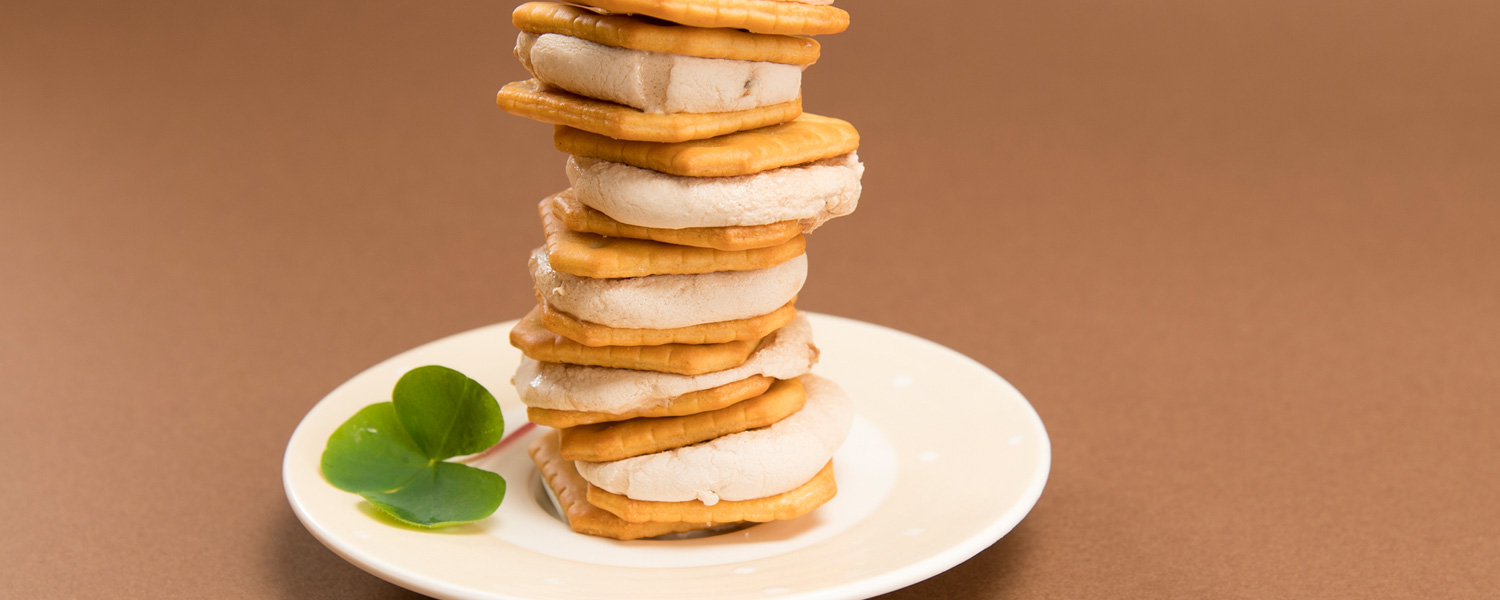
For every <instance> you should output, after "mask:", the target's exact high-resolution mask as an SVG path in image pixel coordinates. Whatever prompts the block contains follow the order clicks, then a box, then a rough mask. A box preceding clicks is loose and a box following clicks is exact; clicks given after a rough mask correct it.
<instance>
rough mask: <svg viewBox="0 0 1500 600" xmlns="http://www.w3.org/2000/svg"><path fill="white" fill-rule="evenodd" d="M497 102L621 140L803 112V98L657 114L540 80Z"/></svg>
mask: <svg viewBox="0 0 1500 600" xmlns="http://www.w3.org/2000/svg"><path fill="white" fill-rule="evenodd" d="M495 103H496V104H498V105H500V108H501V109H504V110H505V112H508V113H510V114H513V115H518V116H522V117H526V118H528V119H534V120H537V121H541V122H543V123H552V124H554V125H566V126H568V127H573V128H577V129H581V130H584V131H590V132H593V133H595V134H598V135H602V136H607V137H610V138H614V139H621V140H637V141H647V142H684V141H688V140H697V139H703V138H711V137H714V136H719V135H724V134H727V133H734V132H736V131H743V130H745V129H755V128H757V127H765V126H767V125H775V124H777V123H782V122H785V121H790V120H792V119H794V118H796V117H797V115H800V114H802V99H801V98H798V99H796V100H792V101H790V102H782V103H780V104H772V105H769V106H762V107H758V108H751V109H746V110H736V111H729V112H717V113H673V114H657V113H648V112H642V111H640V110H637V109H635V108H631V107H629V106H625V105H623V104H615V103H613V102H606V101H603V100H595V99H593V98H585V97H583V96H579V95H577V94H573V93H570V92H566V91H563V90H561V89H557V88H553V87H548V86H547V85H545V84H543V83H541V82H540V81H537V80H535V79H528V80H526V81H517V82H515V83H508V84H505V87H502V88H500V93H499V94H497V95H496V96H495Z"/></svg>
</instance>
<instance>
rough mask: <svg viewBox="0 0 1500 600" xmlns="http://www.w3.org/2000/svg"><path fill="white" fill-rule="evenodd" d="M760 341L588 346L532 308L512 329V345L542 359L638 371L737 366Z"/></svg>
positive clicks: (709, 369)
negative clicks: (554, 330)
mask: <svg viewBox="0 0 1500 600" xmlns="http://www.w3.org/2000/svg"><path fill="white" fill-rule="evenodd" d="M759 343H760V340H735V341H732V342H724V343H722V344H662V345H659V346H585V345H583V344H580V343H578V342H575V341H573V340H570V339H568V338H566V337H563V336H560V335H558V334H555V333H552V332H551V331H548V330H547V329H546V328H545V327H543V326H542V310H541V308H540V307H538V308H533V309H531V312H530V313H527V314H526V316H525V317H524V318H522V319H521V321H520V322H519V323H517V324H516V326H515V327H514V328H513V329H511V330H510V344H511V345H512V346H515V347H516V348H518V349H520V350H521V353H523V354H525V355H526V356H529V357H531V358H533V359H536V360H539V361H542V362H556V363H568V364H573V365H591V366H596V367H612V368H616V369H634V370H637V371H657V372H660V373H677V374H679V375H697V374H700V373H708V372H712V371H722V370H724V369H733V368H735V367H738V366H740V365H742V364H745V360H746V359H749V358H750V354H751V353H752V352H755V347H756V346H757V345H759Z"/></svg>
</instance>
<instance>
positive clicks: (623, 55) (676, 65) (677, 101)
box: [516, 32, 802, 113]
mask: <svg viewBox="0 0 1500 600" xmlns="http://www.w3.org/2000/svg"><path fill="white" fill-rule="evenodd" d="M516 57H517V58H520V59H521V64H522V65H524V66H525V67H526V69H527V70H529V71H531V74H532V75H534V76H536V78H537V79H540V80H542V82H544V83H547V84H549V85H554V86H557V87H560V88H562V89H565V90H568V91H570V92H573V93H575V94H578V95H581V96H588V97H590V98H597V99H600V100H608V101H611V102H617V103H620V104H624V105H626V106H632V107H635V108H638V109H640V110H643V111H645V112H649V113H709V112H726V111H733V110H748V109H752V108H757V107H761V106H769V105H772V104H780V103H782V102H790V101H792V100H796V99H797V97H798V96H799V95H800V94H801V93H802V66H800V65H785V64H779V63H772V62H760V61H748V60H728V59H721V58H700V57H696V56H681V55H677V54H663V53H660V52H647V51H645V50H632V49H630V48H616V47H614V46H605V45H603V44H597V43H594V42H591V41H588V40H585V39H581V38H576V37H572V36H566V35H560V34H556V33H544V34H542V35H540V36H538V35H536V34H534V33H526V32H521V35H520V37H518V38H516Z"/></svg>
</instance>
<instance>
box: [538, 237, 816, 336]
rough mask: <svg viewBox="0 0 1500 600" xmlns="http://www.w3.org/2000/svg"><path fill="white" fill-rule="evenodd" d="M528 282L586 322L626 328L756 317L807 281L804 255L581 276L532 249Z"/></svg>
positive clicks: (554, 304)
mask: <svg viewBox="0 0 1500 600" xmlns="http://www.w3.org/2000/svg"><path fill="white" fill-rule="evenodd" d="M531 281H532V284H533V285H534V286H536V292H537V294H538V295H540V296H541V297H542V299H543V300H545V301H546V302H547V304H550V305H552V307H553V308H556V309H558V310H561V311H563V312H565V313H568V314H570V315H573V316H574V317H577V318H579V319H581V320H584V321H588V322H590V323H598V324H600V325H604V326H606V327H620V328H627V329H671V328H674V327H688V326H692V325H701V324H704V323H718V322H720V321H733V320H736V319H748V318H750V317H758V316H760V315H764V314H767V313H770V312H771V311H774V310H776V309H778V308H781V307H782V305H784V304H786V303H787V302H791V301H792V298H795V297H796V296H797V292H798V291H800V290H801V289H802V284H803V283H804V282H806V281H807V255H806V254H802V255H798V256H797V257H795V258H792V259H791V260H788V261H786V262H784V263H781V264H779V265H776V266H774V267H768V268H765V269H754V270H750V271H719V272H715V273H701V274H697V275H647V276H644V277H628V278H624V279H595V278H591V277H579V276H577V275H569V274H567V273H560V272H557V271H554V270H552V265H551V264H550V263H548V262H547V252H546V250H545V249H543V248H537V249H536V250H533V251H532V252H531Z"/></svg>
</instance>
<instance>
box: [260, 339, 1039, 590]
mask: <svg viewBox="0 0 1500 600" xmlns="http://www.w3.org/2000/svg"><path fill="white" fill-rule="evenodd" d="M809 316H810V317H811V319H812V324H813V332H814V336H815V339H816V342H817V344H818V347H819V348H820V349H821V350H822V355H821V362H820V363H819V364H818V366H817V368H816V369H815V370H814V371H815V372H816V373H818V374H821V375H823V376H824V377H828V378H831V379H833V380H834V381H836V382H838V383H839V384H840V385H842V386H843V387H844V389H845V390H846V391H848V392H849V395H850V396H851V397H852V398H853V399H854V402H855V406H856V407H857V409H858V411H859V418H858V419H856V421H855V426H854V429H853V431H852V432H851V433H850V437H849V440H848V442H846V443H845V445H844V447H843V448H842V449H841V450H839V452H838V454H836V455H835V457H834V467H835V472H836V473H837V478H838V483H839V494H838V496H837V497H836V498H834V499H833V500H832V501H831V502H829V503H828V504H826V505H824V506H823V507H821V508H819V509H818V510H816V511H814V512H813V513H812V514H810V515H808V516H806V517H803V518H801V519H796V520H793V521H786V522H778V523H768V524H764V525H758V526H755V527H752V528H749V529H746V530H743V531H738V532H734V533H730V534H725V535H720V536H715V537H708V538H700V539H692V540H676V541H663V540H641V541H633V542H617V541H614V540H606V539H602V538H595V537H589V536H584V535H580V534H575V533H573V532H572V531H570V530H569V529H568V528H567V526H566V525H564V524H563V523H561V522H560V521H558V520H557V519H555V518H553V517H552V516H551V515H549V514H548V513H547V511H546V510H545V509H544V508H543V502H545V501H539V499H540V498H545V494H544V493H543V492H542V488H541V484H540V481H539V479H538V478H537V476H536V474H535V468H533V467H532V465H531V461H530V459H529V458H527V456H526V451H525V447H526V444H527V443H529V438H531V437H532V436H535V435H537V434H538V431H537V430H536V429H534V428H533V429H532V430H530V431H527V432H524V433H521V434H519V435H520V436H521V437H520V438H516V439H510V440H509V441H508V442H505V446H503V447H502V448H501V449H500V450H499V451H497V452H494V453H491V454H490V455H487V456H486V457H484V458H483V459H481V460H480V461H477V462H474V463H471V464H474V465H475V466H480V467H483V468H487V469H490V470H493V471H496V472H498V473H500V474H501V475H503V476H504V477H505V478H506V481H507V482H508V484H509V485H508V487H509V489H508V490H507V492H506V498H505V502H504V503H503V504H501V506H500V509H499V510H498V511H496V512H495V514H494V515H492V516H491V517H489V518H488V519H485V520H483V521H479V522H477V523H471V524H467V525H461V526H457V527H452V528H449V529H443V530H438V531H420V530H416V529H410V528H405V527H402V526H400V525H396V524H393V523H392V522H391V521H390V520H388V519H384V518H382V516H381V515H380V514H379V511H377V510H376V509H374V508H373V507H371V506H369V505H368V504H366V503H365V502H364V501H363V500H361V499H360V498H359V497H358V496H356V495H354V494H348V493H345V492H341V491H339V490H337V489H335V488H333V486H330V485H328V484H327V483H326V482H324V481H323V478H322V476H321V475H320V474H319V472H318V459H319V456H320V455H321V454H322V452H323V446H324V444H325V443H326V442H327V439H328V436H329V434H331V433H333V431H334V429H336V428H338V426H339V424H341V423H343V421H344V420H345V419H348V418H349V417H350V416H351V415H353V414H354V413H355V412H356V411H357V410H359V409H360V408H362V407H364V406H365V405H368V404H373V403H376V402H384V401H386V400H389V399H390V393H391V388H392V386H394V385H395V383H396V380H397V379H398V378H400V377H401V374H402V373H405V372H406V371H407V370H408V369H411V368H413V367H417V366H421V365H427V364H441V365H444V366H447V367H452V368H454V369H458V370H459V371H462V372H463V373H465V374H467V375H468V376H470V377H472V378H474V379H475V380H477V381H479V383H481V384H483V385H484V386H485V387H486V388H488V389H489V390H490V392H491V393H493V394H494V395H495V397H496V398H498V399H499V400H500V405H501V408H502V410H504V412H505V419H506V423H507V425H508V429H510V430H517V429H519V428H520V426H522V425H524V424H525V423H526V416H525V415H526V412H525V407H524V406H522V405H521V403H520V401H519V400H518V399H517V398H516V394H515V389H514V388H512V387H511V386H510V384H509V380H510V375H511V373H512V372H513V371H514V370H515V367H516V363H517V361H518V360H519V357H520V353H519V352H517V351H516V350H515V349H513V348H511V346H510V344H509V343H507V341H506V336H507V334H508V332H509V331H510V327H511V325H512V324H513V323H501V324H498V325H491V326H489V327H483V328H480V329H476V330H473V331H469V332H466V333H461V334H458V335H455V336H452V337H448V338H445V339H442V340H438V341H436V342H432V343H430V344H427V345H425V346H421V347H419V348H415V349H413V350H410V351H407V352H405V353H402V354H400V355H398V356H395V357H393V358H390V359H388V360H386V361H385V362H382V363H380V364H378V365H375V366H374V367H371V368H370V369H369V370H367V371H365V372H363V373H360V374H359V375H357V376H355V377H354V378H353V379H350V380H349V381H348V382H345V383H344V384H343V385H341V386H339V387H338V389H335V390H334V391H333V392H332V393H330V394H329V395H328V397H326V398H324V399H323V400H322V401H321V402H319V403H318V404H317V406H314V407H313V409H312V411H310V412H308V413H307V416H306V417H304V418H303V419H302V423H301V424H300V425H298V426H297V430H296V431H295V432H294V433H293V434H292V439H291V441H290V442H289V443H288V444H287V449H286V457H285V459H284V461H283V463H282V480H283V484H284V485H285V487H286V494H287V498H288V499H289V500H290V501H291V504H292V510H293V511H295V512H296V513H297V517H298V518H299V519H301V520H302V523H303V525H306V526H307V529H308V530H309V531H311V532H312V533H313V535H314V536H316V537H317V538H318V539H319V540H320V541H322V542H323V543H324V544H325V545H327V546H328V548H329V549H331V550H333V551H334V552H336V553H338V554H339V556H342V557H344V558H345V559H347V560H348V561H349V562H352V563H354V564H355V565H358V566H359V567H360V568H362V569H364V570H366V571H369V572H370V573H373V574H375V575H377V576H379V577H381V578H383V579H385V580H387V581H390V582H392V583H395V584H396V585H400V586H402V587H405V588H408V589H411V590H415V591H417V592H421V593H424V594H428V595H431V596H437V597H440V598H462V599H480V598H483V599H505V598H514V599H532V600H535V599H553V598H559V599H560V598H588V599H602V598H644V597H649V598H659V599H663V600H669V599H675V598H704V597H714V598H726V599H727V598H768V597H775V598H799V599H808V598H868V597H870V596H875V595H878V594H881V593H885V592H888V591H891V590H895V589H898V588H901V587H905V586H907V585H911V584H913V583H916V582H918V581H921V580H923V579H926V578H928V577H931V576H933V575H936V574H938V573H941V572H943V571H945V570H947V569H948V568H950V567H952V566H954V565H957V564H958V563H960V562H963V561H964V560H966V559H968V558H969V557H971V556H973V555H975V554H977V553H978V552H979V551H980V550H983V549H985V548H986V547H988V546H989V545H990V544H993V543H994V542H995V540H998V539H1000V536H1003V535H1005V534H1006V532H1009V531H1010V530H1011V528H1013V527H1015V526H1016V524H1017V523H1019V522H1020V521H1021V518H1022V517H1024V516H1026V513H1027V512H1028V511H1030V510H1031V507H1032V506H1033V505H1034V504H1036V500H1037V498H1038V497H1039V496H1040V495H1041V493H1042V486H1043V485H1045V484H1046V482H1047V472H1048V468H1049V467H1050V464H1051V445H1050V443H1049V441H1048V439H1047V432H1046V430H1045V429H1043V427H1042V422H1041V419H1039V418H1038V417H1037V414H1036V411H1034V410H1032V408H1031V405H1030V404H1028V403H1027V402H1026V399H1025V398H1023V397H1022V396H1021V394H1020V393H1019V392H1017V391H1016V389H1015V388H1014V387H1011V385H1010V384H1009V383H1006V381H1005V380H1004V379H1001V378H1000V376H999V375H996V374H995V373H994V372H992V371H990V370H989V369H987V368H985V367H984V366H983V365H981V364H979V363H977V362H975V361H973V360H972V359H970V358H968V357H966V356H964V355H962V354H959V353H957V352H954V351H952V350H949V349H947V348H944V347H942V346H939V345H937V344H935V343H932V342H929V341H927V340H924V339H921V338H918V337H916V336H913V335H910V334H906V333H902V332H899V331H896V330H893V329H888V328H885V327H880V326H877V325H871V324H868V323H863V322H860V321H854V320H850V319H844V318H839V317H832V316H827V315H817V314H810V315H809Z"/></svg>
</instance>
